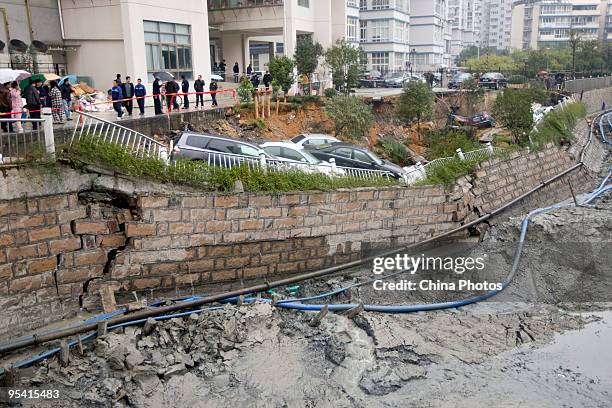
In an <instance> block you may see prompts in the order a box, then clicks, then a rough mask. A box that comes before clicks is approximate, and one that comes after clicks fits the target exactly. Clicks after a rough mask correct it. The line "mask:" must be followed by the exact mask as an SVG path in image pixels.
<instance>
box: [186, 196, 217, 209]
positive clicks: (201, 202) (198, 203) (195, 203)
mask: <svg viewBox="0 0 612 408" xmlns="http://www.w3.org/2000/svg"><path fill="white" fill-rule="evenodd" d="M182 206H183V208H207V207H212V206H213V200H212V197H208V196H197V197H183V200H182Z"/></svg>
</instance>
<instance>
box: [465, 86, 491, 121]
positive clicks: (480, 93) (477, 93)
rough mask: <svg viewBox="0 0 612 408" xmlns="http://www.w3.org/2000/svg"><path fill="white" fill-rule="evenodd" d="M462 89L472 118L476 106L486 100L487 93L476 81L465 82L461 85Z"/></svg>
mask: <svg viewBox="0 0 612 408" xmlns="http://www.w3.org/2000/svg"><path fill="white" fill-rule="evenodd" d="M461 89H462V90H463V96H464V97H465V101H466V103H467V108H468V115H469V116H472V115H473V114H474V110H475V109H474V108H475V107H476V105H478V104H479V103H480V102H482V101H483V100H484V95H485V91H484V89H482V87H480V86H478V82H476V80H475V79H468V80H467V81H464V82H463V84H461Z"/></svg>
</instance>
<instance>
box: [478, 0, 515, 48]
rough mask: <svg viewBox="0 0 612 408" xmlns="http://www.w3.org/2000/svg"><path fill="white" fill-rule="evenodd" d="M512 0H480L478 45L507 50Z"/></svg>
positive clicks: (510, 27) (510, 32) (510, 31)
mask: <svg viewBox="0 0 612 408" xmlns="http://www.w3.org/2000/svg"><path fill="white" fill-rule="evenodd" d="M513 2H514V0H481V3H480V46H481V47H490V48H496V49H498V50H507V49H509V48H510V37H511V34H512V4H513Z"/></svg>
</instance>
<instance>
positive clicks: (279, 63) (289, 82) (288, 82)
mask: <svg viewBox="0 0 612 408" xmlns="http://www.w3.org/2000/svg"><path fill="white" fill-rule="evenodd" d="M268 69H269V70H270V74H271V75H272V79H273V80H275V81H276V82H277V83H278V85H279V86H280V87H281V89H282V90H283V93H284V98H285V101H286V99H287V93H288V92H289V89H291V87H292V86H293V83H294V82H295V75H293V70H294V69H295V62H293V60H292V59H291V58H289V57H287V56H282V57H274V58H272V59H271V60H270V62H269V63H268Z"/></svg>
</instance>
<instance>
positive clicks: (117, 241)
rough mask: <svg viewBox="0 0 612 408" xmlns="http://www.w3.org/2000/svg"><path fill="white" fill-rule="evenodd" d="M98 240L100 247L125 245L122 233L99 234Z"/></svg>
mask: <svg viewBox="0 0 612 408" xmlns="http://www.w3.org/2000/svg"><path fill="white" fill-rule="evenodd" d="M98 241H99V243H100V246H101V247H102V248H118V247H122V246H125V241H126V238H125V235H124V234H112V235H101V236H98Z"/></svg>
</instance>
